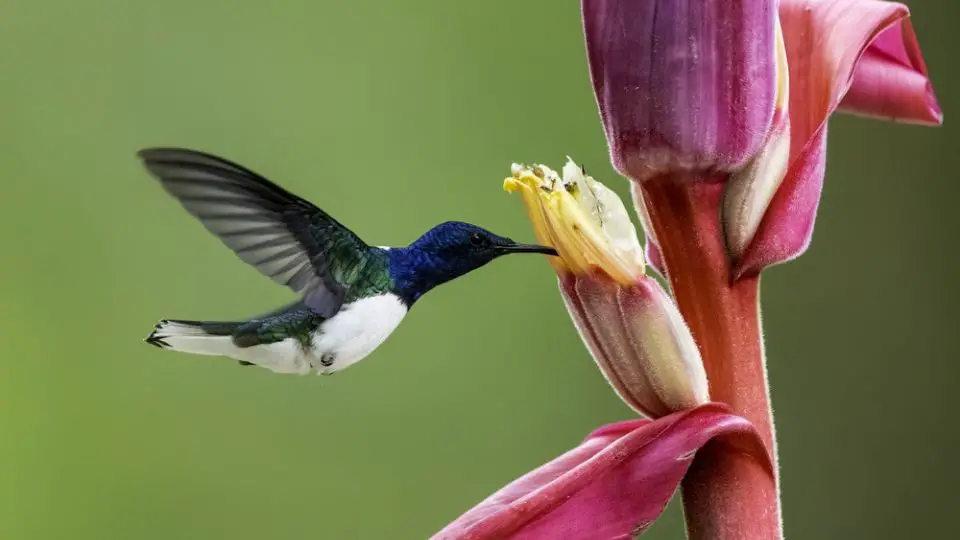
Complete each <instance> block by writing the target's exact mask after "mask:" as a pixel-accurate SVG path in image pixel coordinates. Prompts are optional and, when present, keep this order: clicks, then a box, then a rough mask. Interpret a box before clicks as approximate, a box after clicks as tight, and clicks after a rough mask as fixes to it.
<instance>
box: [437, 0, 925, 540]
mask: <svg viewBox="0 0 960 540" xmlns="http://www.w3.org/2000/svg"><path fill="white" fill-rule="evenodd" d="M582 14H583V23H584V34H585V37H586V45H587V56H588V60H589V66H590V77H591V80H592V83H593V87H594V92H595V96H596V100H597V104H598V106H599V110H600V117H601V120H602V122H603V127H604V131H605V134H606V136H607V142H608V145H609V149H610V157H611V161H612V163H613V165H614V166H615V167H616V168H617V170H619V171H620V172H621V173H622V174H624V175H625V176H627V177H629V178H630V179H631V180H632V181H633V182H631V192H632V194H633V198H634V202H635V205H636V208H637V212H638V215H639V216H640V221H641V224H642V226H643V229H644V231H645V233H646V247H645V252H644V250H643V249H641V245H640V243H639V241H638V240H637V238H636V233H635V232H634V229H633V227H632V225H631V224H630V223H629V218H628V217H627V214H626V210H625V209H624V208H623V204H622V203H621V202H620V201H619V199H617V198H616V196H615V195H613V193H612V192H611V191H610V190H609V189H607V188H605V187H603V186H602V185H601V184H599V182H596V181H595V180H593V179H592V178H590V177H589V176H587V175H586V173H585V172H584V171H583V170H582V169H581V168H579V167H576V166H575V165H573V164H572V162H571V163H568V164H567V166H565V167H564V170H563V176H562V177H560V176H559V175H557V174H556V173H555V172H553V171H551V170H550V169H548V168H546V167H543V166H535V167H532V168H528V167H522V166H515V167H514V170H513V175H512V177H511V178H508V179H507V180H506V182H505V187H506V188H507V189H508V191H519V192H520V194H521V195H522V197H523V201H524V203H525V205H526V207H527V211H528V213H529V216H530V220H531V223H532V224H533V227H534V230H535V231H536V234H537V236H538V238H539V240H540V242H541V243H544V244H550V245H553V246H554V247H556V248H557V251H558V252H559V254H560V257H559V258H555V260H554V261H553V262H552V264H553V265H554V269H555V271H556V272H557V276H558V279H559V281H560V290H561V293H562V295H563V297H564V301H565V302H566V305H567V308H568V311H569V312H570V315H571V317H572V318H573V321H574V323H575V325H576V326H577V329H578V330H579V332H580V335H581V337H582V338H583V340H584V343H585V344H586V346H587V348H588V349H589V350H590V352H591V354H592V355H593V357H594V359H595V361H596V362H597V365H598V366H599V367H600V369H601V371H602V372H603V373H604V375H605V376H606V377H607V379H608V381H610V383H611V385H612V386H613V387H614V389H615V390H616V391H617V393H618V394H619V395H620V397H621V398H623V399H624V401H625V402H626V403H628V404H629V405H630V406H632V407H633V408H634V409H635V410H637V411H639V412H641V413H643V414H646V415H648V416H650V417H651V418H653V420H634V421H631V422H626V423H620V424H614V425H612V426H608V427H607V428H601V429H600V430H598V431H596V432H594V433H593V434H592V435H591V436H590V437H588V438H587V440H586V441H584V442H583V443H582V444H581V445H580V446H578V447H577V448H575V449H573V450H571V451H570V452H568V453H566V454H564V455H562V456H560V457H558V458H557V459H555V460H553V461H551V462H549V463H547V464H546V465H544V466H542V467H540V468H538V469H536V470H534V471H532V472H531V473H529V474H527V475H526V476H524V477H522V478H520V479H518V480H517V481H515V482H513V483H511V484H509V485H508V486H506V487H505V488H503V489H502V490H500V491H499V492H497V493H496V494H494V495H493V496H491V497H490V498H488V499H487V500H485V501H483V502H482V503H480V504H479V505H478V506H476V507H475V508H473V509H472V510H470V511H468V512H467V513H466V514H464V515H463V516H462V517H461V518H460V519H458V520H456V521H454V522H453V523H452V524H451V525H450V526H448V527H447V528H445V529H444V530H443V531H441V532H440V533H439V534H438V535H437V537H436V538H474V539H479V538H508V537H509V538H557V537H565V538H586V539H589V538H627V537H629V536H632V535H636V534H638V533H641V532H643V530H644V529H645V528H646V526H647V525H649V523H650V522H651V521H652V520H653V519H654V518H656V516H657V515H659V513H660V512H661V511H662V509H663V507H664V505H665V504H666V502H667V500H668V499H669V497H670V496H671V494H672V493H673V491H674V490H675V489H676V486H677V485H678V483H681V485H682V488H683V499H684V501H683V502H684V517H685V520H686V523H687V537H688V538H691V539H692V540H704V539H711V540H743V539H747V538H750V539H752V538H770V539H774V540H775V539H777V538H781V537H782V524H781V522H780V506H779V486H778V480H777V459H776V444H775V439H774V430H773V419H772V413H771V408H770V401H769V393H768V388H767V380H766V358H765V355H764V348H763V340H762V331H761V326H760V316H759V313H760V310H759V277H758V276H759V272H760V271H761V270H762V269H763V268H765V267H768V266H770V265H773V264H778V263H781V262H785V261H787V260H790V259H792V258H794V257H796V256H798V255H800V254H801V253H803V251H804V250H805V249H806V248H807V246H808V245H809V242H810V238H811V235H812V232H813V224H814V220H815V217H816V210H817V204H818V202H819V198H820V191H821V188H822V185H823V177H824V172H825V152H826V132H827V120H828V118H829V116H830V115H831V114H832V113H833V112H834V111H836V110H845V111H848V112H853V113H855V114H860V115H867V116H878V117H882V118H887V119H893V120H898V121H905V122H913V123H921V124H931V125H935V124H939V123H940V122H941V121H942V114H941V111H940V109H939V107H938V105H937V102H936V98H935V96H934V94H933V90H932V87H931V85H930V82H929V79H928V76H927V70H926V66H925V64H924V62H923V58H922V55H921V54H920V49H919V47H918V45H917V40H916V35H915V34H914V32H913V29H912V27H911V26H910V24H909V21H908V20H907V16H908V11H907V9H906V7H904V6H903V5H901V4H897V3H892V2H882V1H877V0H780V1H779V2H777V1H776V0H728V1H720V0H646V1H644V2H637V1H631V0H582ZM644 253H645V254H646V256H644ZM648 264H649V265H652V266H653V267H655V268H657V269H658V270H659V271H660V272H661V273H662V274H663V275H664V276H665V277H666V278H667V279H668V281H669V283H670V290H671V292H672V295H668V294H667V293H666V292H665V291H664V290H663V289H662V288H660V286H659V284H658V283H657V282H656V281H655V280H653V279H652V278H651V277H649V276H648V275H647V274H646V266H647V265H648ZM694 338H696V339H695V340H694ZM707 376H709V384H708V379H707ZM707 399H711V400H713V401H715V402H720V403H722V405H719V404H717V403H706V400H707ZM721 426H723V427H721ZM715 437H719V438H715ZM711 440H712V441H713V442H712V443H710V444H707V442H708V441H711Z"/></svg>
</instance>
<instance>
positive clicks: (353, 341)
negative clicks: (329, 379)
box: [313, 293, 407, 374]
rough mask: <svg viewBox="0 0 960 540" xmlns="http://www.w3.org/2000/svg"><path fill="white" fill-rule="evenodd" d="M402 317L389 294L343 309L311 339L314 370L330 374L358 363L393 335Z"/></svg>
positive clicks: (399, 303)
mask: <svg viewBox="0 0 960 540" xmlns="http://www.w3.org/2000/svg"><path fill="white" fill-rule="evenodd" d="M406 314H407V307H406V306H405V305H404V303H403V302H402V301H401V300H400V298H399V297H398V296H397V295H395V294H389V293H387V294H383V295H380V296H371V297H369V298H362V299H360V300H357V301H355V302H351V303H350V304H346V305H344V306H343V307H342V308H340V311H339V312H338V313H337V314H336V315H334V316H333V317H331V318H330V319H328V320H327V321H326V322H324V323H323V324H322V325H320V328H318V329H317V332H316V333H315V334H314V336H313V355H314V356H316V358H317V359H318V360H320V362H317V363H315V364H314V365H315V367H316V368H317V369H318V371H319V372H320V373H322V374H330V373H333V372H335V371H340V370H342V369H344V368H346V367H348V366H350V365H352V364H354V363H356V362H358V361H360V360H362V359H363V358H364V357H366V356H367V355H368V354H370V353H372V352H373V351H374V349H376V348H377V347H379V346H380V344H381V343H383V342H384V340H386V339H387V337H388V336H389V335H390V334H391V333H393V331H394V330H395V329H396V328H397V326H398V325H399V324H400V321H402V320H403V318H404V316H406ZM327 364H329V365H327Z"/></svg>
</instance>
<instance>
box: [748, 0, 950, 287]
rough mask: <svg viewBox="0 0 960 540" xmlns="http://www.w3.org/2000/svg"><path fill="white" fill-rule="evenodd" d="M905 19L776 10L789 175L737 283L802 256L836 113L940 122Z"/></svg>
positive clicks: (840, 10)
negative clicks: (785, 77) (784, 64)
mask: <svg viewBox="0 0 960 540" xmlns="http://www.w3.org/2000/svg"><path fill="white" fill-rule="evenodd" d="M909 15H910V12H909V10H908V9H907V7H906V6H904V5H903V4H898V3H895V2H880V1H877V0H781V2H780V22H781V25H782V27H783V37H784V42H785V44H786V49H787V59H788V63H789V66H790V104H789V114H790V143H791V145H790V146H791V147H790V161H789V163H790V165H789V169H788V171H787V174H786V177H785V178H784V179H783V183H782V184H781V185H780V187H779V189H778V190H777V192H776V194H774V196H773V198H772V199H771V201H770V205H769V207H768V208H767V211H766V213H765V214H764V217H763V220H762V221H761V222H760V225H759V228H758V229H757V231H756V234H755V236H754V238H753V241H752V242H751V244H750V246H749V247H748V248H747V250H746V251H745V253H744V254H743V256H742V257H741V258H740V261H739V263H738V264H737V268H736V272H737V275H740V276H742V275H744V274H749V273H754V272H758V271H760V270H761V269H763V268H764V267H766V266H769V265H771V264H777V263H781V262H785V261H788V260H791V259H793V258H795V257H797V256H799V255H800V254H802V253H803V252H804V251H806V249H807V246H808V245H809V244H810V239H811V237H812V236H813V226H814V221H815V220H816V214H817V206H818V204H819V202H820V192H821V190H822V189H823V177H824V172H825V170H824V168H825V164H826V144H827V120H828V119H829V117H830V115H831V114H833V112H834V111H836V110H837V109H838V108H840V109H841V110H846V111H849V112H854V113H857V114H863V115H869V116H876V117H880V118H883V119H887V120H897V121H902V122H911V123H919V124H928V125H936V124H939V123H940V122H941V121H942V120H943V115H942V113H941V111H940V108H939V106H938V105H937V100H936V97H935V96H934V94H933V89H932V87H931V85H930V82H929V79H928V77H927V67H926V64H924V62H923V57H922V55H921V53H920V47H919V46H918V45H917V37H916V34H915V33H914V31H913V27H912V26H911V25H910V21H909V19H908V17H909Z"/></svg>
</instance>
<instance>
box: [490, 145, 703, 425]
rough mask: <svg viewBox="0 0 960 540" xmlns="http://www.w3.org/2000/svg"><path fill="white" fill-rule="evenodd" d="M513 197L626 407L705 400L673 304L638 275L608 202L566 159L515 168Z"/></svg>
mask: <svg viewBox="0 0 960 540" xmlns="http://www.w3.org/2000/svg"><path fill="white" fill-rule="evenodd" d="M504 186H505V188H506V189H507V190H508V191H519V192H520V193H521V195H522V197H523V201H524V203H525V205H526V206H527V212H528V215H529V216H530V219H531V221H532V222H533V228H534V231H536V234H537V238H538V240H539V241H540V242H541V243H544V244H547V245H551V246H553V247H555V248H556V249H557V252H558V254H559V256H558V257H556V258H555V259H556V260H555V261H554V262H553V263H552V264H553V265H554V268H555V269H556V271H557V275H558V277H559V281H560V291H561V293H562V296H563V299H564V302H565V303H566V306H567V311H568V312H569V313H570V316H571V318H572V319H573V322H574V324H575V325H576V327H577V330H578V331H579V332H580V336H581V338H582V339H583V342H584V344H585V345H586V347H587V349H588V350H589V351H590V353H591V354H592V355H593V358H594V360H595V361H596V363H597V366H598V367H599V368H600V371H601V372H602V373H603V375H604V377H606V379H607V381H608V382H609V383H610V385H611V386H612V387H613V388H614V390H615V391H616V392H617V394H618V395H619V396H620V398H621V399H623V400H624V402H625V403H627V405H629V406H630V407H632V408H633V409H635V410H637V411H638V412H640V413H642V414H645V415H647V416H650V417H653V418H657V417H661V416H664V415H666V414H669V413H671V412H674V411H680V410H685V409H689V408H692V407H696V406H697V405H700V404H703V403H706V402H707V401H709V393H708V388H707V376H706V372H705V371H704V368H703V362H702V360H701V358H700V352H699V350H698V348H697V345H696V343H695V342H694V340H693V336H692V335H691V333H690V330H689V329H688V328H687V325H686V324H685V323H684V320H683V317H682V316H681V315H680V312H679V311H678V310H677V307H676V305H675V304H674V302H673V300H672V299H671V298H670V297H669V295H668V294H667V293H666V291H664V290H663V288H662V287H661V286H660V284H659V283H657V282H656V280H654V279H653V278H651V277H649V276H647V275H645V273H644V269H645V266H644V260H643V254H642V253H643V249H642V247H641V245H640V241H639V240H638V239H637V233H636V229H635V228H634V227H633V224H632V223H631V221H630V218H629V216H628V215H627V211H626V208H625V207H624V205H623V203H622V202H621V201H620V199H619V197H617V195H616V194H615V193H614V192H613V191H611V190H609V189H608V188H607V187H606V186H604V185H603V184H601V183H599V182H597V181H596V180H594V179H593V178H591V177H589V176H587V175H586V174H584V173H583V170H582V169H581V168H579V167H577V166H576V165H575V164H574V163H573V162H572V161H569V162H568V163H567V165H566V166H565V167H564V168H563V176H562V177H560V176H559V175H557V173H555V172H554V171H553V170H551V169H550V168H548V167H546V166H543V165H537V166H535V167H532V168H528V167H523V166H520V165H515V166H514V168H513V175H512V177H511V178H508V179H507V180H506V181H505V182H504Z"/></svg>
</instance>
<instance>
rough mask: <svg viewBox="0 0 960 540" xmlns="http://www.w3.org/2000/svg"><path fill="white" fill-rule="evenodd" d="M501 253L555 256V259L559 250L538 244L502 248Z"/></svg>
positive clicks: (513, 245)
mask: <svg viewBox="0 0 960 540" xmlns="http://www.w3.org/2000/svg"><path fill="white" fill-rule="evenodd" d="M500 251H501V252H503V253H542V254H544V255H553V256H554V257H556V255H557V250H555V249H553V248H552V247H547V246H538V245H536V244H511V245H509V246H501V247H500Z"/></svg>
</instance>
